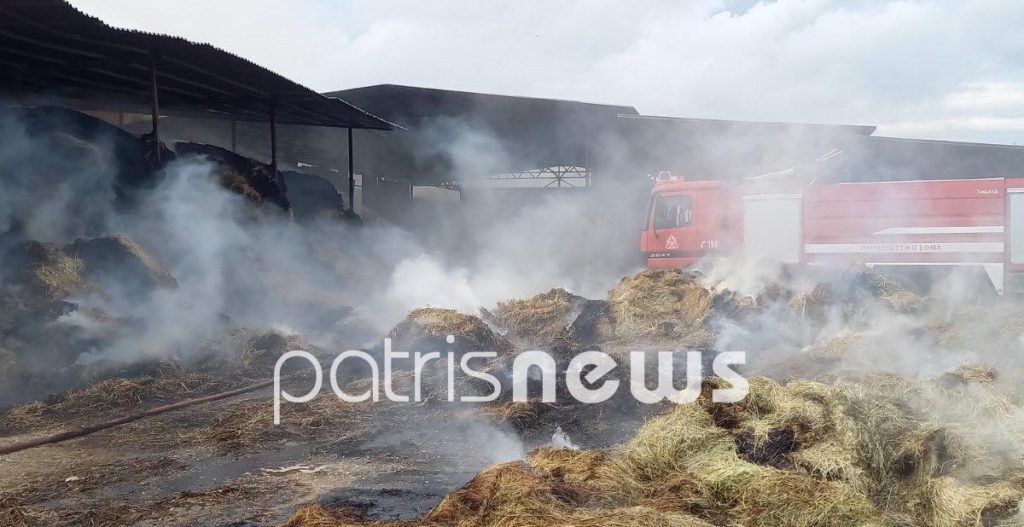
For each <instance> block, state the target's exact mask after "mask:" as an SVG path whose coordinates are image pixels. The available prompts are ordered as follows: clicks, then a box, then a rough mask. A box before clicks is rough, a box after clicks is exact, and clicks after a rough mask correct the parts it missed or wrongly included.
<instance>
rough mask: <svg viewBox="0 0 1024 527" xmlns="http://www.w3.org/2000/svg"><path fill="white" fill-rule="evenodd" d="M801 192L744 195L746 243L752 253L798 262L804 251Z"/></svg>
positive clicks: (744, 242) (744, 244)
mask: <svg viewBox="0 0 1024 527" xmlns="http://www.w3.org/2000/svg"><path fill="white" fill-rule="evenodd" d="M801 204H802V200H801V197H800V195H799V194H772V195H755V196H743V246H744V249H745V252H746V254H747V255H748V256H751V257H754V258H764V259H768V260H774V261H777V262H782V263H798V262H800V257H801V255H802V254H803V228H802V227H803V219H802V206H801Z"/></svg>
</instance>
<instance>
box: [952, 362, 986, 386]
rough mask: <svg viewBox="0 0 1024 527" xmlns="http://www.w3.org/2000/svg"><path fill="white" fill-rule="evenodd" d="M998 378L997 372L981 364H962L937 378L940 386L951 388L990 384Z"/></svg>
mask: <svg viewBox="0 0 1024 527" xmlns="http://www.w3.org/2000/svg"><path fill="white" fill-rule="evenodd" d="M998 378H999V370H997V369H995V368H990V367H987V366H982V365H981V364H970V363H969V364H962V365H960V366H958V367H957V368H956V369H955V370H953V371H950V372H946V373H944V374H942V376H941V377H939V380H938V382H939V384H940V385H941V386H944V387H947V388H952V387H956V386H964V385H968V384H992V383H994V382H996V380H997V379H998Z"/></svg>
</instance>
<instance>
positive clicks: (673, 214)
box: [654, 196, 693, 229]
mask: <svg viewBox="0 0 1024 527" xmlns="http://www.w3.org/2000/svg"><path fill="white" fill-rule="evenodd" d="M692 220H693V198H691V197H690V196H658V197H657V198H656V199H655V202H654V228H655V229H671V228H673V227H683V226H685V225H689V224H690V221H692Z"/></svg>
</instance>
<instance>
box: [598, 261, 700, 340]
mask: <svg viewBox="0 0 1024 527" xmlns="http://www.w3.org/2000/svg"><path fill="white" fill-rule="evenodd" d="M608 301H609V302H610V303H611V307H612V313H613V315H614V317H615V323H616V326H615V334H616V335H617V336H619V337H622V338H629V339H651V340H653V341H662V342H666V341H670V342H673V343H676V344H679V345H685V346H692V347H701V346H708V345H710V344H711V343H712V341H713V338H714V336H713V334H712V332H711V330H710V327H709V325H708V322H709V315H710V313H711V307H712V303H711V293H710V292H709V291H708V290H707V289H705V288H704V287H703V286H701V284H700V283H699V275H698V274H697V273H692V272H691V273H685V272H683V271H681V270H679V269H645V270H644V271H641V272H639V273H637V274H635V275H633V276H628V277H626V278H623V279H622V281H621V282H620V283H619V285H618V286H616V287H615V288H614V289H612V290H611V291H610V292H609V296H608Z"/></svg>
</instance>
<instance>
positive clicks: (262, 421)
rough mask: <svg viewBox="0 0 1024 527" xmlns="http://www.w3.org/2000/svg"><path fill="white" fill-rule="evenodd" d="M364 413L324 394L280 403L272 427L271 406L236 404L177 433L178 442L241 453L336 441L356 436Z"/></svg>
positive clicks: (262, 402)
mask: <svg viewBox="0 0 1024 527" xmlns="http://www.w3.org/2000/svg"><path fill="white" fill-rule="evenodd" d="M366 418H367V413H366V412H365V411H364V409H363V408H362V407H360V406H358V405H355V404H350V403H345V402H342V401H339V400H337V399H335V398H334V397H333V396H330V395H327V396H322V397H318V398H317V399H315V400H314V401H312V402H310V403H305V404H288V403H283V404H282V407H281V424H279V425H274V414H273V403H272V402H271V401H270V400H269V399H252V400H247V401H242V402H239V403H236V404H234V405H232V406H230V407H228V408H227V409H225V410H224V411H223V412H220V413H218V414H216V415H214V416H213V417H212V419H210V420H209V421H208V422H206V423H205V424H203V425H202V426H198V425H197V426H192V427H190V428H188V429H184V430H180V431H179V432H178V435H177V438H178V442H180V443H185V444H206V445H215V446H217V447H218V448H219V449H221V450H231V451H235V450H241V449H246V448H251V447H255V446H260V445H265V444H267V443H270V442H275V441H280V440H284V439H289V438H291V439H301V440H309V439H311V438H325V437H330V438H332V439H340V437H341V436H340V435H339V434H348V433H356V432H358V431H359V430H360V423H361V422H363V421H365V419H366Z"/></svg>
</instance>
